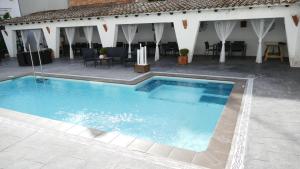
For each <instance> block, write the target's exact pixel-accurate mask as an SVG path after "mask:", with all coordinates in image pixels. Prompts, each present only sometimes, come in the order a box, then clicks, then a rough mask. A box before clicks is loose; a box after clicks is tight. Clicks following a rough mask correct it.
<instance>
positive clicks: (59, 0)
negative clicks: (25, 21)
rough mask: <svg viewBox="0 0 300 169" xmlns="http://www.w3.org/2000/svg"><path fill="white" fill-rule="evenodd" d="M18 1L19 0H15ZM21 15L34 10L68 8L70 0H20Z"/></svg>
mask: <svg viewBox="0 0 300 169" xmlns="http://www.w3.org/2000/svg"><path fill="white" fill-rule="evenodd" d="M6 1H10V0H6ZM13 1H18V0H13ZM19 4H20V12H21V15H22V16H24V15H28V14H31V13H34V12H39V11H47V10H55V9H66V8H68V5H69V1H68V0H20V2H19Z"/></svg>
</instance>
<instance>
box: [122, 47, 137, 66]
mask: <svg viewBox="0 0 300 169" xmlns="http://www.w3.org/2000/svg"><path fill="white" fill-rule="evenodd" d="M137 50H138V49H135V50H134V51H133V52H132V53H131V58H128V55H127V56H126V57H124V58H123V64H124V66H130V65H134V64H135V63H136V62H137Z"/></svg>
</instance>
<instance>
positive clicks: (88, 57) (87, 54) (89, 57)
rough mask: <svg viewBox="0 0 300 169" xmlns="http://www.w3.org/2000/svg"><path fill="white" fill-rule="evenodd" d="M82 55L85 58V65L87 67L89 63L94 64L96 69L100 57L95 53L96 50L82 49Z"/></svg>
mask: <svg viewBox="0 0 300 169" xmlns="http://www.w3.org/2000/svg"><path fill="white" fill-rule="evenodd" d="M81 53H82V57H83V63H84V65H85V66H87V63H88V62H93V63H94V65H95V67H96V64H97V60H98V55H97V53H96V52H95V49H90V48H83V49H81Z"/></svg>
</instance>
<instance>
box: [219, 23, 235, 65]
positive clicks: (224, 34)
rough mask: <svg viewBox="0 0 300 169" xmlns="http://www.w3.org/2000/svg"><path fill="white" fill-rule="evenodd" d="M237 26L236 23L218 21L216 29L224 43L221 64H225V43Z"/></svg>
mask: <svg viewBox="0 0 300 169" xmlns="http://www.w3.org/2000/svg"><path fill="white" fill-rule="evenodd" d="M235 25H236V21H216V22H215V29H216V32H217V35H218V37H219V39H220V40H221V41H222V49H221V54H220V62H221V63H224V62H225V42H226V39H227V38H228V36H229V35H230V34H231V32H232V30H233V28H234V27H235Z"/></svg>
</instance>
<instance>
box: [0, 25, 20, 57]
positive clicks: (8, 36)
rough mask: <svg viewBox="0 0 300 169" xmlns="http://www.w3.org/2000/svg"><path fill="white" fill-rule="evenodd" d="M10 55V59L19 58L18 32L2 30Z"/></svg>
mask: <svg viewBox="0 0 300 169" xmlns="http://www.w3.org/2000/svg"><path fill="white" fill-rule="evenodd" d="M1 33H2V36H3V39H4V42H5V45H6V48H7V50H8V54H9V56H10V57H16V56H17V39H16V36H17V35H16V31H13V30H1Z"/></svg>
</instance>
